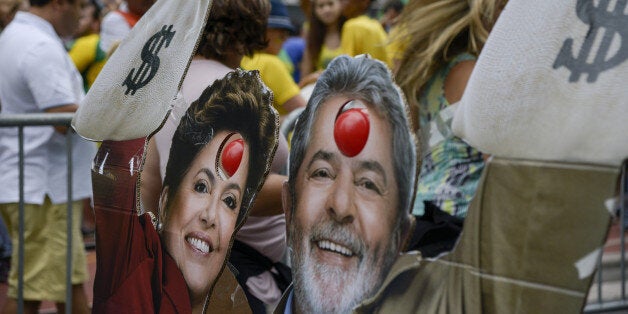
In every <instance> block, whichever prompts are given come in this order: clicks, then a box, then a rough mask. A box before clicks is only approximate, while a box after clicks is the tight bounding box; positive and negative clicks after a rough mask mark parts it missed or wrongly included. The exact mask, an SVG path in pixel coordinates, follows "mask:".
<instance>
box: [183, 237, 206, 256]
mask: <svg viewBox="0 0 628 314" xmlns="http://www.w3.org/2000/svg"><path fill="white" fill-rule="evenodd" d="M186 240H187V241H188V243H190V244H191V245H192V246H193V247H195V248H196V249H197V250H199V251H201V252H203V253H208V252H209V244H208V243H207V242H205V241H203V240H201V239H197V238H192V237H188V238H186Z"/></svg>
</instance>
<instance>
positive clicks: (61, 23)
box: [54, 0, 88, 37]
mask: <svg viewBox="0 0 628 314" xmlns="http://www.w3.org/2000/svg"><path fill="white" fill-rule="evenodd" d="M87 3H88V2H87V0H74V1H72V0H63V1H61V2H59V6H58V15H57V16H58V18H57V21H56V23H55V24H54V26H55V30H56V31H57V34H59V36H61V37H68V36H72V35H74V33H75V32H76V30H77V29H78V25H79V19H80V18H81V8H82V7H83V6H84V5H86V4H87Z"/></svg>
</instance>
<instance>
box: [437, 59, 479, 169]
mask: <svg viewBox="0 0 628 314" xmlns="http://www.w3.org/2000/svg"><path fill="white" fill-rule="evenodd" d="M474 67H475V61H474V60H469V61H463V62H460V63H458V64H456V65H455V66H454V67H453V68H452V69H451V71H450V72H449V75H447V78H446V79H445V88H444V89H445V99H447V102H449V104H453V103H457V102H459V101H460V99H462V95H463V94H464V90H465V88H466V87H467V83H468V82H469V78H470V77H471V73H472V72H473V68H474ZM489 157H490V155H488V154H482V159H484V161H486V160H487V159H488V158H489Z"/></svg>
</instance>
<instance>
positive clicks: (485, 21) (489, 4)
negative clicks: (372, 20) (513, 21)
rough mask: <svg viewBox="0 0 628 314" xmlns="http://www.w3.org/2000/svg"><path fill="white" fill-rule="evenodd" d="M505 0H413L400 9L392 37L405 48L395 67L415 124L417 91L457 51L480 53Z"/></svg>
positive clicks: (416, 120) (416, 122)
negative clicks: (395, 29) (396, 28)
mask: <svg viewBox="0 0 628 314" xmlns="http://www.w3.org/2000/svg"><path fill="white" fill-rule="evenodd" d="M505 3H506V0H415V1H410V3H408V4H407V5H406V6H405V8H404V9H403V11H402V13H401V15H400V17H399V22H398V24H397V27H398V31H397V32H395V35H393V38H392V41H393V42H395V43H396V44H397V45H399V46H400V47H403V48H405V49H404V51H403V54H402V57H401V59H400V62H399V65H398V66H397V67H396V71H395V72H396V81H397V84H399V86H400V87H401V89H402V90H403V91H404V93H405V94H406V97H407V99H408V103H409V104H410V111H411V112H412V120H413V122H414V127H415V128H418V127H419V125H418V103H417V100H418V94H419V93H420V92H421V90H422V89H423V88H424V86H425V84H426V83H427V81H428V80H429V79H430V78H431V77H432V75H434V73H435V72H436V71H437V70H438V69H439V68H441V67H442V66H444V65H445V64H447V62H448V61H449V60H451V59H452V58H453V57H455V56H456V55H458V54H460V53H464V52H466V53H469V54H472V55H475V56H478V55H479V54H480V50H482V47H483V46H484V43H485V42H486V39H487V38H488V34H489V31H490V29H491V28H492V26H493V24H494V22H495V20H496V19H497V13H498V12H499V10H500V9H501V8H502V6H503V5H504V4H505Z"/></svg>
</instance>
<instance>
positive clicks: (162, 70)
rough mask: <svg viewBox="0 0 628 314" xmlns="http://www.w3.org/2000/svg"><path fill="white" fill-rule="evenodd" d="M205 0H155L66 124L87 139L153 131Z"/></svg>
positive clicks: (172, 92) (187, 55)
mask: <svg viewBox="0 0 628 314" xmlns="http://www.w3.org/2000/svg"><path fill="white" fill-rule="evenodd" d="M210 5H211V0H193V1H192V0H160V1H157V2H156V3H155V4H154V5H153V6H152V7H151V9H150V10H149V11H148V12H146V14H144V16H143V17H142V18H141V19H140V21H139V22H138V23H137V24H136V25H135V26H134V27H133V29H131V32H130V33H129V34H128V36H127V37H126V38H125V39H124V40H123V41H122V42H121V44H120V46H119V47H118V48H117V49H116V51H115V53H114V54H113V55H112V56H111V58H109V60H108V61H107V63H106V64H105V66H104V68H103V70H102V71H101V72H100V74H99V75H98V78H97V79H96V81H95V82H94V84H93V85H92V87H91V89H90V90H89V92H88V93H87V96H86V97H85V99H84V101H83V103H82V104H81V106H80V108H79V110H78V111H77V113H76V115H75V117H74V120H73V121H72V125H73V126H74V128H75V129H76V131H77V132H78V133H79V134H80V135H81V136H83V137H85V138H88V139H91V140H105V139H108V140H116V141H121V140H129V139H135V138H139V137H143V136H147V135H149V134H151V133H153V132H154V131H155V130H156V129H157V128H158V127H159V126H160V125H161V124H162V122H163V120H164V118H165V117H166V114H167V113H168V111H169V110H170V108H172V105H173V102H174V101H175V97H176V95H177V92H178V90H179V87H180V84H181V81H182V80H183V76H184V74H185V71H186V70H187V68H188V65H189V63H190V60H191V58H192V54H193V53H194V50H195V47H196V44H197V42H198V39H199V36H200V34H201V32H202V30H203V28H204V26H205V22H206V20H207V16H208V13H209V8H210Z"/></svg>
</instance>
